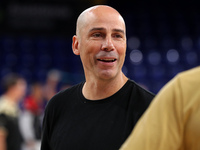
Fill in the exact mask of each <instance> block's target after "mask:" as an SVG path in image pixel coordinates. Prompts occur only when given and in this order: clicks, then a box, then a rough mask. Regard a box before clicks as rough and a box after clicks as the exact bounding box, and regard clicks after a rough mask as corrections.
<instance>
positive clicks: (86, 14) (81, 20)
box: [76, 5, 125, 36]
mask: <svg viewBox="0 0 200 150" xmlns="http://www.w3.org/2000/svg"><path fill="white" fill-rule="evenodd" d="M108 15H112V16H113V17H116V19H119V20H120V21H121V22H122V24H124V28H125V22H124V19H123V18H122V16H121V15H120V13H119V12H118V11H117V10H116V9H114V8H112V7H110V6H106V5H97V6H93V7H90V8H88V9H86V10H84V11H83V12H82V13H81V14H80V15H79V17H78V19H77V26H76V35H77V36H80V34H81V30H82V29H84V27H85V26H86V25H87V24H88V23H89V22H90V20H91V19H95V18H96V17H98V18H99V17H104V18H106V17H107V16H108Z"/></svg>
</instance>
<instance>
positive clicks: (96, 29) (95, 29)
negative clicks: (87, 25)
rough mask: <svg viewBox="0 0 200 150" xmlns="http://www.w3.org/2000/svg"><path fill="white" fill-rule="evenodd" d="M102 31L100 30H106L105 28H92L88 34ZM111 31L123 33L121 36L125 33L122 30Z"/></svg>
mask: <svg viewBox="0 0 200 150" xmlns="http://www.w3.org/2000/svg"><path fill="white" fill-rule="evenodd" d="M98 30H99V31H102V30H106V29H105V28H101V27H100V28H92V29H90V31H89V32H92V31H98ZM112 31H115V32H121V33H123V34H125V32H124V30H122V29H113V30H112Z"/></svg>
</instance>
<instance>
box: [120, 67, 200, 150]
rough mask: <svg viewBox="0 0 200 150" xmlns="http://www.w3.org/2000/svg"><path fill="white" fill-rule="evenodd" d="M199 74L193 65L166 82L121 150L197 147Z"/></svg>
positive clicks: (199, 138) (199, 144)
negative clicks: (192, 67)
mask: <svg viewBox="0 0 200 150" xmlns="http://www.w3.org/2000/svg"><path fill="white" fill-rule="evenodd" d="M199 75H200V67H196V68H194V69H191V70H189V71H185V72H183V73H180V74H179V75H177V76H176V77H175V78H174V79H172V80H171V81H170V82H169V83H168V84H167V85H165V86H164V87H163V89H162V90H161V91H160V92H159V93H158V95H157V96H156V97H155V99H154V100H153V102H152V103H151V105H150V106H149V108H148V109H147V111H146V112H145V113H144V115H143V116H142V117H141V119H140V120H139V121H138V123H137V125H136V127H135V128H134V130H133V132H132V133H131V135H130V137H129V138H128V140H127V141H126V142H125V143H124V144H123V146H122V148H121V150H132V149H136V150H197V149H198V150H199V149H200V119H199V118H200V76H199Z"/></svg>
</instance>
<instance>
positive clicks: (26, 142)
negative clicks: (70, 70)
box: [0, 70, 71, 150]
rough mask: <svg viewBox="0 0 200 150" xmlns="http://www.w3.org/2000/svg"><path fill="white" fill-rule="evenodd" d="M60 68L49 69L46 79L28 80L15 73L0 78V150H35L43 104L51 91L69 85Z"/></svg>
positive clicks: (47, 99) (48, 98)
mask: <svg viewBox="0 0 200 150" xmlns="http://www.w3.org/2000/svg"><path fill="white" fill-rule="evenodd" d="M61 80H62V72H60V71H59V70H50V71H49V72H48V74H47V76H46V80H45V81H44V82H43V83H41V82H40V81H33V82H32V83H29V84H28V82H27V81H26V79H25V78H24V77H23V76H21V75H19V74H16V73H9V74H7V75H5V76H4V77H3V78H2V79H1V95H0V150H15V149H16V150H39V149H40V140H41V128H42V120H43V114H44V109H45V106H46V105H47V103H48V101H49V100H50V99H51V97H52V96H53V95H55V94H56V93H57V92H59V91H60V90H63V89H65V88H68V87H70V86H71V85H70V84H67V83H66V84H61Z"/></svg>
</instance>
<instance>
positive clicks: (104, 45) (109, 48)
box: [101, 37, 114, 51]
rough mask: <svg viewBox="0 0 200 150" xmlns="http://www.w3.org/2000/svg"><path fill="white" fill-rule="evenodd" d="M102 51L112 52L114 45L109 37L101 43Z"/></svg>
mask: <svg viewBox="0 0 200 150" xmlns="http://www.w3.org/2000/svg"><path fill="white" fill-rule="evenodd" d="M101 48H102V50H103V51H113V50H114V45H113V41H112V38H111V37H106V38H105V39H104V41H103V43H102V47H101Z"/></svg>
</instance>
